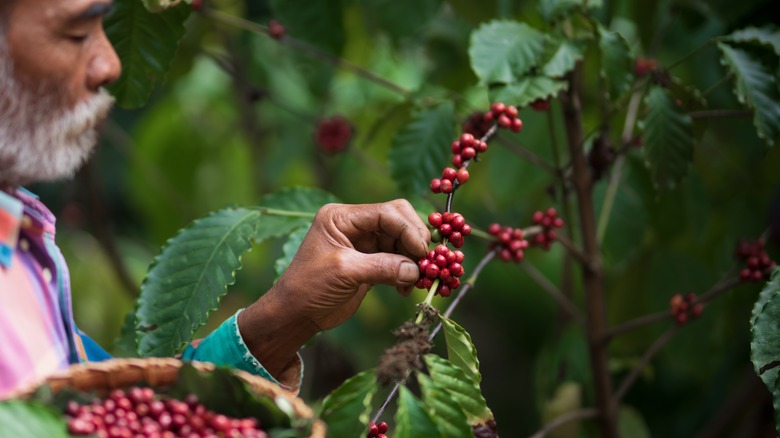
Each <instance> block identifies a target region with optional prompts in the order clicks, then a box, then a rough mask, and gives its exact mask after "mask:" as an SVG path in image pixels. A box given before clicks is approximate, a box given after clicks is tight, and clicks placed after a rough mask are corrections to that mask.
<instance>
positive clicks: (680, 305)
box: [669, 293, 704, 325]
mask: <svg viewBox="0 0 780 438" xmlns="http://www.w3.org/2000/svg"><path fill="white" fill-rule="evenodd" d="M669 305H670V306H671V309H672V316H673V317H674V320H675V322H677V325H684V324H685V323H686V322H688V315H690V316H691V317H692V318H698V317H699V316H701V313H702V312H703V311H704V304H702V303H697V302H696V294H693V293H691V294H688V295H686V296H684V297H683V296H682V295H680V294H676V295H674V296H673V297H672V299H671V300H669Z"/></svg>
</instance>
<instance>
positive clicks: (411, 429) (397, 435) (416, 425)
mask: <svg viewBox="0 0 780 438" xmlns="http://www.w3.org/2000/svg"><path fill="white" fill-rule="evenodd" d="M439 436H441V435H440V434H439V429H437V428H436V423H434V422H433V420H432V419H431V417H430V416H429V415H428V413H427V412H426V411H425V409H424V407H423V405H422V403H420V401H419V400H417V398H416V397H415V396H414V394H412V392H411V391H409V390H408V389H406V387H405V386H403V385H402V386H401V388H400V392H399V394H398V410H397V411H396V413H395V430H393V437H394V438H416V437H425V438H437V437H439Z"/></svg>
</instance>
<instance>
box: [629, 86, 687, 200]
mask: <svg viewBox="0 0 780 438" xmlns="http://www.w3.org/2000/svg"><path fill="white" fill-rule="evenodd" d="M645 105H646V106H647V116H646V117H645V119H644V120H642V121H641V123H640V126H641V127H642V129H643V130H644V145H645V146H644V152H645V161H646V163H647V165H648V166H649V167H650V171H651V173H652V176H653V182H654V183H655V184H656V186H657V187H659V188H661V189H671V188H674V186H675V185H676V184H677V182H678V181H679V180H680V179H682V177H684V176H685V174H686V173H687V172H688V166H689V164H690V162H691V160H692V159H693V135H692V132H691V118H690V117H689V116H688V115H687V114H682V113H680V112H678V110H677V107H676V106H675V104H674V101H672V99H671V98H670V97H669V96H668V95H667V93H666V90H664V89H663V88H661V87H653V88H652V89H651V90H650V92H649V93H648V94H647V97H646V98H645Z"/></svg>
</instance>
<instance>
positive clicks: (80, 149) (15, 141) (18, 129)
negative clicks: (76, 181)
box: [0, 29, 114, 188]
mask: <svg viewBox="0 0 780 438" xmlns="http://www.w3.org/2000/svg"><path fill="white" fill-rule="evenodd" d="M0 31H2V29H0ZM61 102H62V93H61V92H60V91H59V90H58V88H57V84H55V83H48V84H41V85H40V86H39V87H38V89H36V90H27V89H25V87H23V86H21V85H20V84H19V83H18V81H17V80H16V79H15V77H14V71H13V64H12V62H11V60H10V56H9V54H8V50H7V47H6V43H5V39H4V37H3V35H2V34H0V188H2V187H3V186H18V185H24V184H29V183H32V182H39V181H54V180H58V179H62V178H68V177H71V176H73V174H74V173H75V172H76V170H77V169H78V168H79V167H81V165H82V164H84V162H85V161H86V160H87V159H88V158H89V156H90V154H91V153H92V151H93V149H94V148H95V145H96V144H97V140H98V134H97V127H98V124H99V123H100V122H101V121H103V119H105V117H106V116H107V115H108V112H109V111H110V109H111V106H112V105H113V102H114V99H113V97H111V95H109V94H108V92H107V91H105V90H103V89H101V90H100V92H99V93H98V94H96V95H94V96H93V97H91V98H90V99H89V100H88V101H86V102H81V103H79V104H78V105H76V106H75V107H74V108H72V109H68V108H63V105H62V103H61Z"/></svg>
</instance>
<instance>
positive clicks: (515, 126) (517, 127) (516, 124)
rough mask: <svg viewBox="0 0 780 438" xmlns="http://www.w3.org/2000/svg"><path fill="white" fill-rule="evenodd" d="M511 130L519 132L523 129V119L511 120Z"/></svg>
mask: <svg viewBox="0 0 780 438" xmlns="http://www.w3.org/2000/svg"><path fill="white" fill-rule="evenodd" d="M510 129H511V130H512V132H520V131H522V129H523V121H522V120H520V119H514V120H512V126H510Z"/></svg>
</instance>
